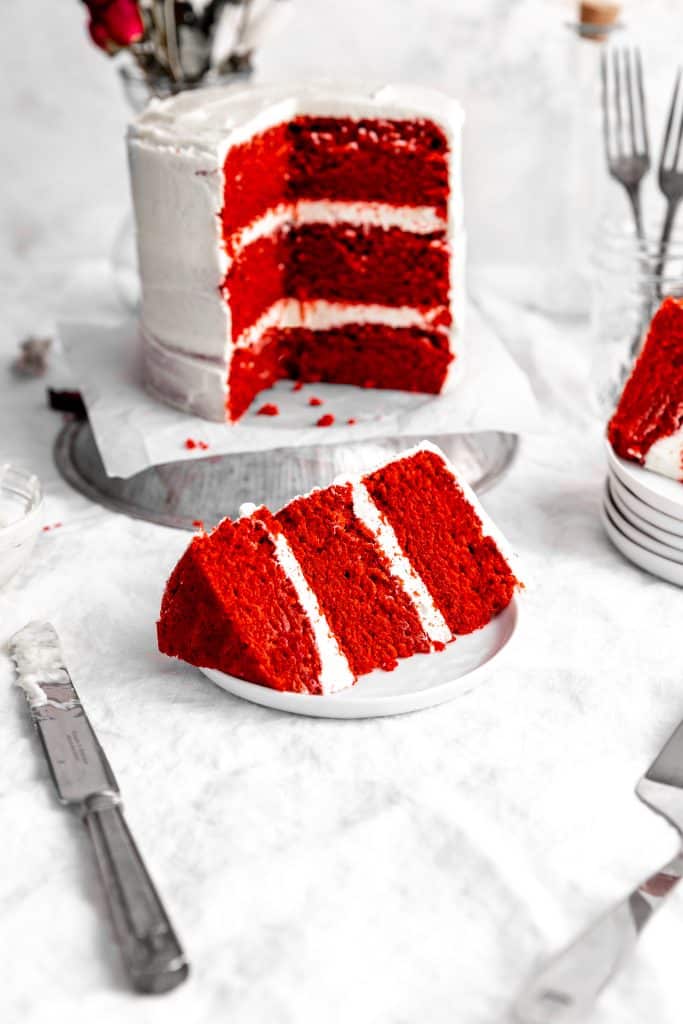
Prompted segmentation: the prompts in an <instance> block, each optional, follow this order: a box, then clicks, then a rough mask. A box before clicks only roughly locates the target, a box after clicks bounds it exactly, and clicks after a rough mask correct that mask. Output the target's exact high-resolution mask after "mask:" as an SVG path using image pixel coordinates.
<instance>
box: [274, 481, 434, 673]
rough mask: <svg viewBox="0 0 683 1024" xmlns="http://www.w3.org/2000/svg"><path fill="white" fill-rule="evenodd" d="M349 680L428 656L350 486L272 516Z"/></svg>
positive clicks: (301, 501)
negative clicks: (358, 515)
mask: <svg viewBox="0 0 683 1024" xmlns="http://www.w3.org/2000/svg"><path fill="white" fill-rule="evenodd" d="M276 519H277V521H278V522H279V523H280V525H281V527H282V529H283V531H284V534H285V536H286V538H287V540H288V541H289V543H290V546H291V548H292V550H293V551H294V554H295V555H296V558H297V560H298V562H299V564H300V566H301V569H302V571H303V573H304V575H305V577H306V579H307V581H308V584H309V586H310V587H311V589H312V590H313V591H314V592H315V594H316V595H317V597H318V600H319V602H320V606H321V608H322V610H323V613H324V615H325V616H326V618H327V621H328V623H329V625H330V628H331V629H332V631H333V633H334V635H335V636H336V637H337V639H338V641H339V643H340V645H341V648H342V650H343V651H344V653H345V654H346V657H347V658H348V661H349V664H350V666H351V670H352V672H354V673H355V674H356V675H361V674H363V673H365V672H371V671H372V670H373V669H374V668H384V669H392V668H395V667H396V659H397V658H406V657H408V656H409V655H411V654H415V653H416V652H418V651H423V652H427V651H429V650H431V644H430V642H429V639H428V637H427V636H426V634H425V632H424V630H423V629H422V626H421V624H420V620H419V619H418V617H417V613H416V612H415V608H414V606H413V604H412V603H411V602H410V601H409V599H408V598H407V597H406V595H405V592H404V591H403V589H402V587H401V586H400V585H399V584H398V583H397V582H396V580H395V578H394V577H393V576H392V575H391V573H390V568H389V563H388V562H387V561H386V559H385V558H384V556H383V554H382V553H381V551H380V550H379V548H378V547H377V545H376V544H375V542H374V539H373V537H372V534H370V533H369V532H368V531H367V530H366V529H365V527H364V526H363V525H362V523H361V522H360V521H359V520H357V519H356V518H355V516H354V514H353V503H352V492H351V486H350V485H345V486H333V487H328V488H326V489H325V490H321V491H314V492H313V493H312V494H309V495H308V496H307V497H305V498H297V499H295V500H294V501H293V502H291V503H290V504H289V505H287V506H285V508H284V509H282V511H281V512H279V513H278V514H277V516H276Z"/></svg>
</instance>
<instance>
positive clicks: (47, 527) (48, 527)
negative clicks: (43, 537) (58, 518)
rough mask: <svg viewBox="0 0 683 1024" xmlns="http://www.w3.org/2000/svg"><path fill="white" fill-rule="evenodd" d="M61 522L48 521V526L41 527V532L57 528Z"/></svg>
mask: <svg viewBox="0 0 683 1024" xmlns="http://www.w3.org/2000/svg"><path fill="white" fill-rule="evenodd" d="M63 525H64V524H63V523H50V524H49V525H48V526H44V527H43V533H49V532H50V530H58V529H59V528H60V526H63Z"/></svg>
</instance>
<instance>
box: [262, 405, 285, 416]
mask: <svg viewBox="0 0 683 1024" xmlns="http://www.w3.org/2000/svg"><path fill="white" fill-rule="evenodd" d="M256 415H257V416H279V415H280V409H279V406H277V405H275V403H274V402H266V404H265V405H262V406H261V408H260V409H259V410H258V411H257V413H256Z"/></svg>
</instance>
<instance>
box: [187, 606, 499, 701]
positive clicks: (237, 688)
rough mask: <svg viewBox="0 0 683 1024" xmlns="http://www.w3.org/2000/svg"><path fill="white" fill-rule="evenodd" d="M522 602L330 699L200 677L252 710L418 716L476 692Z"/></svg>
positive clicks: (211, 674) (221, 676)
mask: <svg viewBox="0 0 683 1024" xmlns="http://www.w3.org/2000/svg"><path fill="white" fill-rule="evenodd" d="M518 619H519V602H518V598H516V597H514V598H513V599H512V601H511V602H510V604H509V605H508V607H507V608H506V609H505V610H504V611H502V612H501V613H500V615H498V616H496V618H495V619H493V620H492V621H491V622H489V624H488V625H487V626H484V628H483V629H479V630H477V631H476V633H470V634H469V635H468V636H461V637H458V639H457V640H455V641H454V642H453V643H451V644H447V646H446V647H445V649H444V650H443V651H439V652H435V653H433V654H415V655H413V657H412V658H403V659H402V660H401V661H400V662H399V664H398V667H397V668H396V669H394V671H393V672H384V671H382V669H375V671H374V672H370V673H369V674H368V675H367V676H362V677H361V678H360V679H359V681H358V682H357V683H356V685H355V686H353V687H351V688H350V689H348V690H341V691H340V692H339V693H334V694H330V695H329V696H326V697H318V696H314V695H313V694H309V693H283V692H281V691H280V690H271V689H270V688H269V687H267V686H258V685H257V684H256V683H247V682H245V680H244V679H237V678H236V677H235V676H230V675H227V674H226V673H225V672H218V671H216V670H215V669H210V668H203V669H202V670H201V671H202V672H203V673H204V674H205V675H206V676H208V678H209V679H211V680H212V682H214V683H216V684H217V685H218V686H220V687H222V689H224V690H227V691H228V693H232V694H234V695H235V696H236V697H242V698H243V699H244V700H250V701H252V702H253V703H254V704H263V705H264V706H265V707H269V708H275V709H276V710H277V711H289V712H292V713H293V714H296V715H311V716H312V717H314V718H379V717H381V716H383V715H402V714H405V712H407V711H419V710H421V709H423V708H430V707H434V706H435V705H436V704H443V703H444V702H445V701H449V700H453V699H454V698H455V697H461V696H462V695H463V694H465V693H469V691H470V690H473V689H474V688H475V687H476V686H478V684H479V683H480V682H482V680H483V679H484V677H485V676H487V675H488V673H489V671H490V670H491V669H492V668H493V661H494V659H496V658H497V657H499V656H500V655H501V654H502V652H503V651H504V650H505V649H506V648H507V647H508V645H509V643H510V641H511V640H512V638H513V635H514V633H515V631H516V629H517V626H518Z"/></svg>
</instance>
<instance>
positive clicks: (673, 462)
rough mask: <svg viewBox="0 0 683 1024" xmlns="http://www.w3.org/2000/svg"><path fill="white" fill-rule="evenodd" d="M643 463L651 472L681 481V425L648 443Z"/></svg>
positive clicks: (682, 428)
mask: <svg viewBox="0 0 683 1024" xmlns="http://www.w3.org/2000/svg"><path fill="white" fill-rule="evenodd" d="M643 465H644V466H645V469H650V470H652V472H653V473H660V474H661V475H662V476H668V477H671V478H672V479H673V480H681V481H683V426H682V427H679V428H678V430H676V431H674V433H673V434H667V435H666V437H660V438H658V439H657V440H656V441H655V442H654V443H653V444H652V445H650V447H649V448H648V450H647V452H646V453H645V459H644V461H643Z"/></svg>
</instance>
